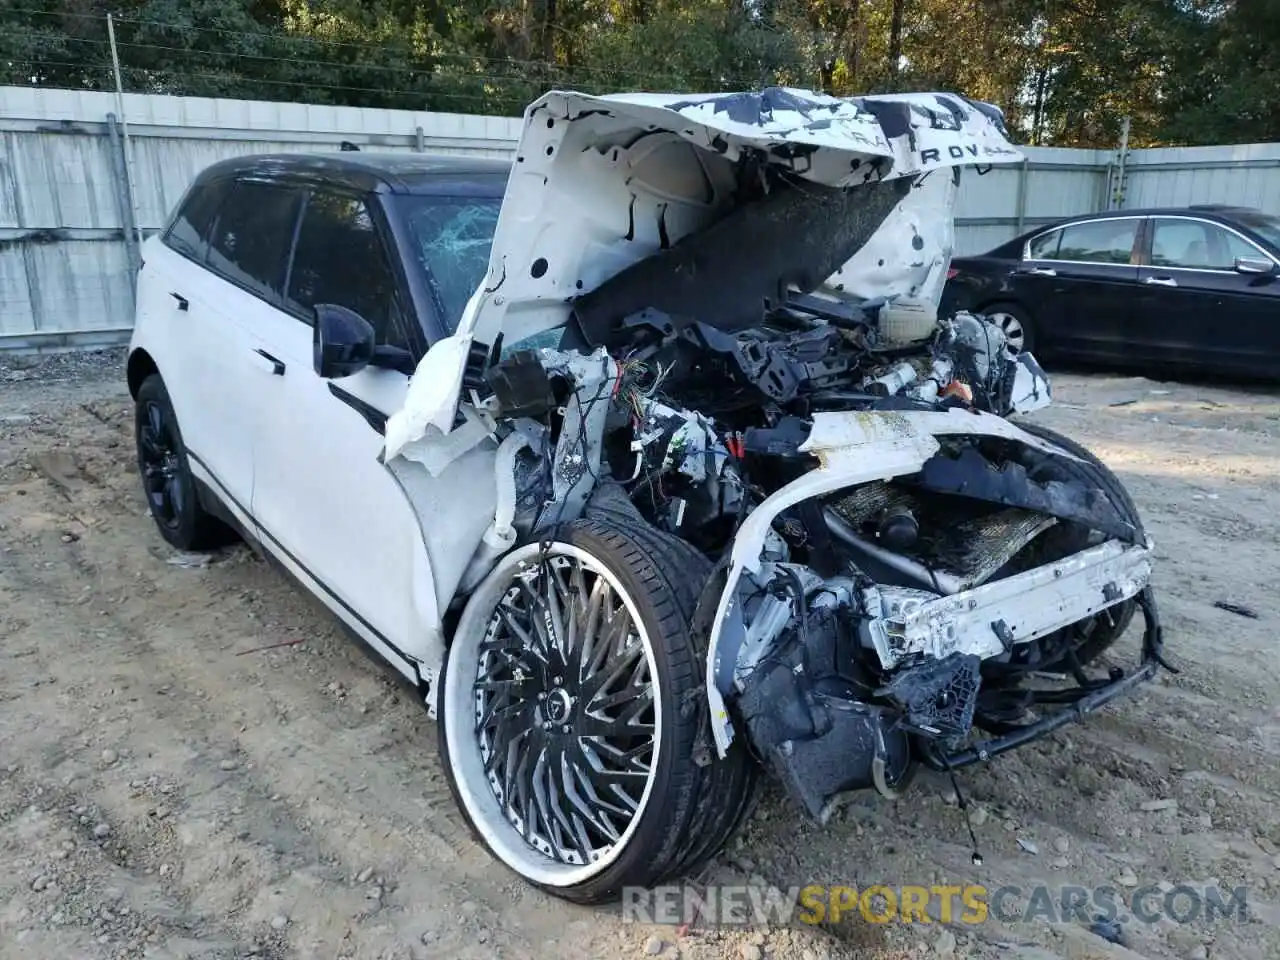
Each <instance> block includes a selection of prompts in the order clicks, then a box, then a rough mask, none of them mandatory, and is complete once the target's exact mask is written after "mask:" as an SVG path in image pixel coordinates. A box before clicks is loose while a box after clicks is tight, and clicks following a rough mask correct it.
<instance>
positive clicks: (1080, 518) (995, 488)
mask: <svg viewBox="0 0 1280 960" xmlns="http://www.w3.org/2000/svg"><path fill="white" fill-rule="evenodd" d="M916 485H917V486H918V487H920V488H921V489H924V490H932V491H934V492H935V493H953V494H956V495H958V496H962V497H972V498H974V499H977V500H987V501H990V502H991V503H999V504H1003V505H1004V506H1007V507H1023V508H1025V509H1027V510H1034V511H1036V512H1038V513H1044V514H1048V515H1049V516H1051V517H1057V518H1058V519H1059V520H1074V521H1076V522H1077V523H1082V524H1084V525H1085V526H1088V527H1092V528H1093V529H1095V530H1101V531H1102V532H1103V533H1107V534H1110V535H1111V536H1113V537H1115V538H1116V539H1118V540H1123V541H1124V542H1125V543H1138V542H1140V540H1141V534H1140V532H1139V531H1138V530H1137V529H1135V528H1134V526H1133V524H1131V523H1129V522H1128V521H1127V520H1125V519H1124V518H1123V517H1122V516H1121V515H1120V511H1119V510H1118V509H1117V508H1116V505H1115V504H1114V503H1112V502H1111V501H1110V500H1109V499H1108V498H1107V496H1106V494H1104V493H1103V492H1102V491H1101V490H1097V489H1092V488H1089V487H1086V486H1085V485H1084V484H1082V483H1079V482H1075V481H1073V482H1063V481H1060V480H1049V481H1047V482H1045V483H1039V482H1037V481H1035V480H1032V479H1031V478H1030V477H1029V476H1028V475H1027V468H1026V467H1024V466H1022V465H1021V464H1018V463H1005V464H1004V465H1003V466H1001V467H1000V468H998V469H997V468H996V466H995V465H994V464H993V463H991V461H989V460H988V459H987V458H986V457H984V456H983V455H982V454H980V453H979V452H978V451H977V450H975V449H973V448H972V447H968V448H966V449H965V450H962V451H961V453H960V456H958V457H954V458H953V457H947V456H943V455H939V456H935V457H931V458H929V459H928V460H927V461H925V464H924V468H923V470H922V471H921V477H920V480H919V481H918V483H917V484H916Z"/></svg>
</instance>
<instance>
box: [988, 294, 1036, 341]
mask: <svg viewBox="0 0 1280 960" xmlns="http://www.w3.org/2000/svg"><path fill="white" fill-rule="evenodd" d="M978 312H979V313H980V314H981V315H982V316H984V317H986V318H987V319H988V320H990V321H991V322H992V323H995V324H996V325H997V326H998V327H1000V329H1002V330H1004V332H1005V335H1006V336H1009V335H1010V331H1011V329H1012V328H1013V327H1014V325H1016V328H1017V329H1020V330H1021V331H1022V343H1021V346H1019V347H1018V348H1017V350H1016V352H1018V353H1032V352H1034V351H1035V349H1036V341H1037V339H1038V338H1037V337H1036V331H1035V325H1034V323H1033V322H1032V319H1031V314H1030V312H1029V311H1028V310H1027V309H1026V308H1025V307H1023V306H1021V305H1019V304H1016V303H1008V302H1001V303H989V304H987V305H986V306H984V307H983V308H982V309H981V310H980V311H978ZM1010 340H1011V342H1012V340H1013V338H1012V337H1010Z"/></svg>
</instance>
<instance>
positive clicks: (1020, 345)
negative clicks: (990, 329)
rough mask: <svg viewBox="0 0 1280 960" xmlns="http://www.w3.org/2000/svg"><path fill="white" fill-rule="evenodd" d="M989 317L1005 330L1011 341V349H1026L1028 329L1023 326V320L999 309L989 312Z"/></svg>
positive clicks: (1007, 337) (1013, 350)
mask: <svg viewBox="0 0 1280 960" xmlns="http://www.w3.org/2000/svg"><path fill="white" fill-rule="evenodd" d="M987 319H988V320H990V321H991V322H992V323H994V324H995V325H996V326H997V327H999V328H1000V329H1001V330H1003V331H1004V335H1005V338H1006V339H1007V340H1008V342H1009V350H1010V351H1012V352H1013V353H1021V352H1022V351H1023V350H1025V349H1026V345H1027V331H1026V329H1025V328H1024V327H1023V325H1022V321H1021V320H1019V319H1018V318H1017V317H1015V316H1014V315H1013V314H1011V313H1007V312H1006V311H1004V310H997V311H995V312H994V313H989V314H987Z"/></svg>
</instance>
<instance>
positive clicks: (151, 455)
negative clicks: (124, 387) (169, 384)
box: [134, 373, 230, 550]
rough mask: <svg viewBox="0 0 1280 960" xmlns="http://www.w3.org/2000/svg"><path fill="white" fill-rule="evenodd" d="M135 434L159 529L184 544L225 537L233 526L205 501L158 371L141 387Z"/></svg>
mask: <svg viewBox="0 0 1280 960" xmlns="http://www.w3.org/2000/svg"><path fill="white" fill-rule="evenodd" d="M134 440H135V443H136V445H137V450H138V472H139V473H140V474H141V475H142V488H143V492H144V493H145V494H146V497H147V506H148V507H149V508H150V510H151V518H152V519H153V520H155V522H156V528H157V529H158V530H159V531H160V535H161V536H162V537H164V538H165V540H167V541H168V542H169V543H170V544H171V545H172V546H175V547H177V548H178V549H179V550H205V549H208V548H211V547H215V546H218V545H219V544H221V543H223V542H225V541H226V540H227V538H228V537H229V535H230V531H229V530H228V529H227V528H226V527H225V526H224V525H223V524H222V523H221V522H219V521H218V519H217V518H216V517H213V516H211V515H210V514H208V513H206V512H205V510H204V508H203V507H202V506H201V505H200V499H199V496H198V495H197V493H196V485H195V480H194V479H193V478H192V476H191V467H190V464H189V463H188V461H187V449H186V447H185V446H184V445H183V442H182V431H181V430H179V429H178V418H177V416H175V415H174V412H173V404H172V403H170V401H169V393H168V391H166V390H165V387H164V381H163V380H161V379H160V375H159V374H158V373H153V374H152V375H151V376H149V377H147V378H146V379H145V380H144V381H143V382H142V385H141V386H140V387H139V388H138V397H137V401H136V404H135V407H134Z"/></svg>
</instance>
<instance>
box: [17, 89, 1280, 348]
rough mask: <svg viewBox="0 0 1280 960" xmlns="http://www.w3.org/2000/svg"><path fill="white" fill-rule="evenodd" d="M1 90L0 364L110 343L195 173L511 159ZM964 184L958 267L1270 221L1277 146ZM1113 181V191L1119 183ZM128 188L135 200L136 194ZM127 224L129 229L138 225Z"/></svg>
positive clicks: (967, 178) (1279, 188)
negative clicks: (1047, 235) (1026, 239)
mask: <svg viewBox="0 0 1280 960" xmlns="http://www.w3.org/2000/svg"><path fill="white" fill-rule="evenodd" d="M119 112H120V111H119V107H118V105H117V102H116V98H115V96H114V95H113V94H109V93H100V92H81V91H72V90H38V89H30V88H26V87H0V349H33V348H35V349H40V348H56V347H64V346H77V345H84V346H89V345H95V344H103V343H115V342H120V341H121V340H123V339H125V338H127V336H128V331H129V327H130V324H131V323H132V276H133V268H134V265H135V263H136V257H137V251H136V243H135V242H134V240H135V238H136V236H137V235H138V233H141V234H142V235H143V236H144V237H145V236H146V235H149V234H150V233H151V232H154V231H155V230H157V229H158V228H159V227H160V226H161V224H162V223H163V222H164V220H165V218H166V217H167V215H168V213H169V211H170V209H171V208H172V207H173V205H174V204H175V203H176V202H177V200H178V198H179V197H180V196H181V195H182V191H183V190H184V189H185V187H186V185H187V183H188V182H189V181H190V179H191V178H192V177H193V176H194V175H195V174H196V173H197V172H198V171H199V170H200V169H201V168H203V167H205V166H207V165H208V164H210V163H213V162H214V161H216V160H220V159H223V158H225V157H230V156H237V155H243V154H249V153H266V152H287V151H304V150H305V151H316V150H338V149H339V148H340V145H341V143H342V142H343V141H349V142H351V143H354V144H356V145H358V146H360V147H361V148H362V149H376V150H379V151H404V152H410V151H419V152H427V153H437V154H466V155H472V156H490V157H503V156H510V155H511V153H512V151H513V149H514V147H515V141H516V139H517V137H518V135H519V129H520V121H519V119H517V118H512V117H482V116H472V115H463V114H441V113H425V112H414V111H405V110H375V109H362V108H355V107H324V106H310V105H306V104H294V103H271V102H261V101H246V100H215V99H206V98H196V97H166V96H154V95H147V94H125V95H124V111H123V112H124V119H125V120H126V121H127V124H128V135H129V137H128V139H129V145H130V147H131V149H130V150H129V151H126V150H125V143H124V139H123V137H122V133H123V129H122V124H121V117H120V116H118V114H119ZM1025 153H1026V156H1027V159H1026V161H1025V162H1024V163H1023V164H1021V165H1018V166H1013V167H995V168H993V169H991V170H990V172H988V173H986V174H985V175H979V174H978V173H977V172H976V171H972V170H970V171H966V172H965V175H964V177H963V179H962V181H961V187H960V200H959V208H958V210H957V251H958V252H959V253H976V252H979V251H981V250H985V249H989V248H990V247H993V246H995V245H996V244H998V243H1001V242H1003V241H1005V240H1008V239H1010V238H1012V237H1014V236H1017V235H1018V234H1019V233H1021V232H1023V231H1024V230H1027V229H1031V228H1032V227H1035V226H1037V225H1040V224H1044V223H1050V222H1052V221H1054V220H1057V219H1060V218H1062V217H1067V216H1073V215H1075V214H1081V213H1091V212H1094V211H1097V210H1104V209H1107V208H1108V206H1113V205H1116V197H1117V194H1120V195H1122V204H1123V205H1124V206H1129V207H1133V206H1151V205H1156V204H1159V205H1170V206H1176V205H1182V204H1189V203H1204V202H1210V201H1214V202H1230V203H1240V204H1245V205H1248V206H1255V207H1260V208H1262V209H1265V210H1268V211H1270V212H1280V144H1258V145H1250V146H1235V147H1204V148H1191V149H1161V150H1138V151H1133V152H1132V153H1131V154H1130V156H1129V157H1128V158H1127V160H1126V169H1127V175H1126V176H1124V177H1123V178H1122V177H1121V176H1120V172H1119V167H1118V166H1117V160H1118V158H1117V156H1116V154H1115V153H1113V152H1109V151H1104V150H1067V149H1052V148H1035V147H1032V148H1027V149H1026V150H1025ZM1122 180H1123V182H1121V181H1122ZM131 188H132V193H131V192H130V190H131ZM135 210H136V218H135V215H134V211H135Z"/></svg>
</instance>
